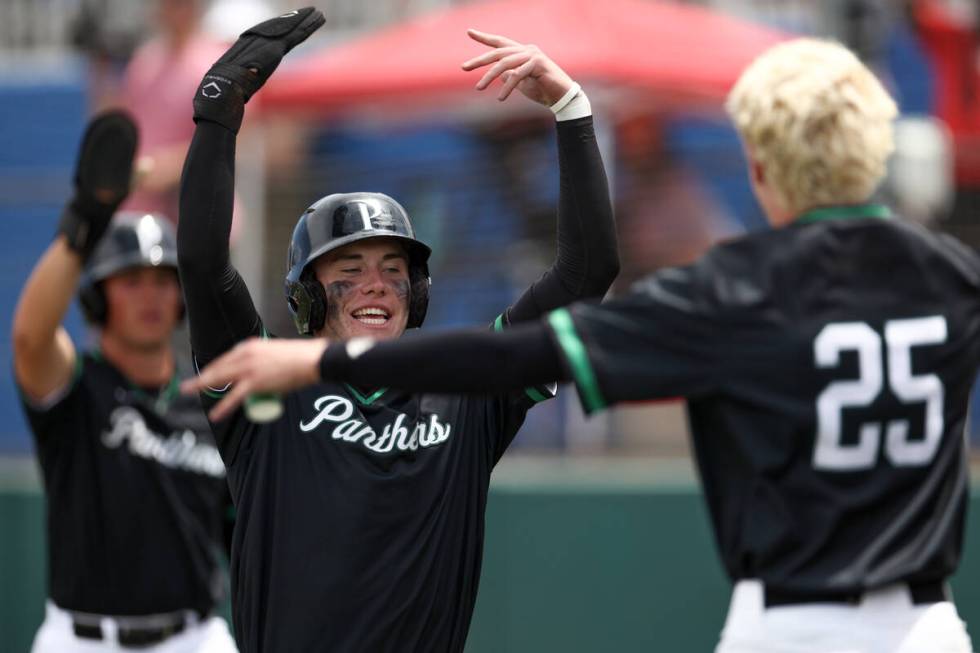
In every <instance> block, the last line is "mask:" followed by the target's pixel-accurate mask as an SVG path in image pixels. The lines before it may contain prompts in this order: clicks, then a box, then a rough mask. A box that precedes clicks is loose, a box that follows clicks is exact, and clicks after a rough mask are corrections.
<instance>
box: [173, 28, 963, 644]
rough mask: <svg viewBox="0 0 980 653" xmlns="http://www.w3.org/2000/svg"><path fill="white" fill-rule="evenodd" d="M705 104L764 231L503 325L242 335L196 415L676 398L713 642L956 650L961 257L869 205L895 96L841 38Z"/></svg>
mask: <svg viewBox="0 0 980 653" xmlns="http://www.w3.org/2000/svg"><path fill="white" fill-rule="evenodd" d="M727 108H728V111H729V114H730V115H731V117H732V120H733V122H734V123H735V126H736V128H737V130H738V131H739V133H740V134H741V137H742V139H743V142H744V145H745V150H746V154H747V156H748V161H749V173H750V178H751V182H752V186H753V188H754V190H755V194H756V197H757V198H758V200H759V202H760V204H761V205H762V207H763V209H764V210H765V213H766V214H767V216H768V218H769V221H770V222H771V224H772V226H773V227H775V228H774V229H773V230H771V231H768V232H765V233H757V234H752V235H749V236H746V237H744V238H741V239H738V240H734V241H732V242H729V243H727V244H722V245H719V246H717V247H715V248H713V249H711V250H710V251H709V252H708V253H707V254H706V255H705V256H704V257H702V258H701V259H700V260H699V261H697V262H696V263H694V264H692V265H690V266H687V267H680V268H670V269H665V270H662V271H660V272H658V273H656V274H654V275H653V276H651V277H649V278H647V279H645V280H643V281H641V282H639V283H638V284H636V285H635V287H634V288H633V290H632V293H631V294H629V295H627V296H625V297H622V298H619V299H616V300H614V301H612V302H609V303H608V304H605V305H602V306H595V305H592V306H590V305H580V304H576V305H575V306H573V307H571V308H570V309H559V310H556V311H553V312H551V313H550V314H549V315H548V317H547V319H546V320H544V321H542V322H540V323H538V324H531V325H526V326H525V325H521V326H515V328H513V329H512V330H510V331H509V332H507V333H504V334H484V333H476V332H459V333H442V334H437V335H429V336H419V337H417V338H413V339H411V341H405V342H375V341H373V340H369V339H365V338H356V339H353V340H350V341H349V342H346V343H335V344H330V345H329V346H328V347H327V348H326V350H325V351H324V350H323V343H322V342H297V341H292V342H278V343H266V342H262V341H258V340H253V341H250V342H248V343H243V344H242V345H241V346H239V347H237V348H236V349H235V350H233V351H232V352H230V353H229V354H228V355H227V356H225V357H223V358H222V359H221V360H218V361H215V362H214V363H212V365H211V366H210V367H209V368H208V369H207V370H205V372H204V374H203V375H202V376H201V377H200V378H199V379H197V380H196V381H194V382H191V383H189V384H188V390H191V389H193V387H194V386H195V385H196V384H201V383H204V384H212V385H217V384H224V383H234V385H233V386H232V387H233V388H234V390H233V392H234V396H232V395H231V394H229V397H228V402H227V403H225V404H223V405H221V404H219V405H218V406H216V407H215V408H214V409H213V413H214V414H216V415H218V416H220V415H223V414H227V412H228V411H229V410H230V409H232V408H233V405H234V404H235V402H237V401H240V397H242V396H247V395H248V394H249V393H253V392H260V391H286V390H288V389H290V388H292V387H297V386H300V385H303V384H305V383H308V381H307V379H309V378H313V379H316V381H317V382H319V383H340V382H345V383H352V384H357V385H364V386H376V385H383V386H386V387H398V388H404V389H407V390H410V391H415V392H441V391H447V390H448V389H450V388H452V389H453V390H455V391H467V392H502V391H505V390H506V389H507V388H513V387H517V386H520V385H531V384H534V383H538V382H541V381H544V380H546V379H551V378H558V379H561V380H571V381H574V382H575V385H576V387H577V389H578V392H579V395H580V397H581V400H582V403H583V405H584V406H585V408H586V409H587V410H588V411H596V410H600V409H602V408H603V407H605V406H607V405H609V404H612V403H616V402H622V401H632V400H644V399H654V398H662V397H670V396H676V395H683V396H685V397H687V399H688V404H687V405H688V411H689V416H690V424H691V431H692V435H693V439H694V449H695V453H696V456H697V462H698V466H699V468H700V476H701V478H702V479H703V483H704V491H705V496H706V499H707V502H708V507H709V509H710V513H711V518H712V522H713V525H714V532H715V537H716V540H717V545H718V549H719V553H720V554H721V557H722V561H723V563H724V566H725V569H726V570H727V572H728V574H729V575H730V576H731V578H732V580H733V581H734V584H735V586H734V592H733V595H732V601H731V607H730V610H729V614H728V620H727V622H726V624H725V628H724V631H723V633H722V637H721V642H720V644H719V646H718V649H717V650H718V652H719V653H745V652H749V651H754V652H762V653H767V652H774V653H775V652H777V651H779V652H786V651H793V652H797V653H832V652H835V653H839V652H843V651H847V652H853V653H886V652H888V653H927V652H928V653H937V652H946V653H964V652H968V651H970V650H972V649H971V644H970V640H969V637H968V636H967V634H966V631H965V629H964V626H963V623H962V622H961V621H960V619H959V617H958V615H957V612H956V608H955V606H954V604H953V602H952V598H951V596H950V593H949V587H948V586H947V582H946V580H947V578H948V577H949V576H950V575H951V574H952V573H953V572H954V571H955V569H956V567H957V564H958V562H959V559H960V553H961V546H962V539H963V529H964V517H965V514H964V513H965V509H966V505H967V481H968V479H967V465H966V463H967V458H966V450H965V441H964V422H965V420H966V414H967V402H968V397H969V393H970V388H971V386H972V384H973V380H974V378H975V377H976V374H977V367H978V362H980V258H978V257H977V255H976V254H975V253H974V252H973V251H972V250H969V249H967V248H966V247H964V246H963V245H962V244H960V243H959V242H957V241H955V240H954V239H952V238H950V237H947V236H942V235H937V234H934V233H931V232H929V231H927V230H925V229H924V228H922V227H919V226H916V225H912V224H908V223H904V222H902V221H900V220H897V219H894V218H892V217H891V215H890V213H889V211H888V209H887V208H885V207H884V206H880V205H877V204H874V203H870V202H869V198H870V197H871V195H872V192H873V191H874V189H875V187H876V186H877V185H878V183H879V182H880V181H881V178H882V176H883V175H884V171H885V162H886V159H887V158H888V155H889V153H890V152H891V150H892V135H891V123H892V119H893V118H894V116H895V114H896V108H895V104H894V103H893V101H892V99H891V98H890V97H889V96H888V94H887V92H886V91H885V90H884V89H883V88H882V86H881V85H880V83H879V82H878V80H877V79H876V78H875V77H874V76H873V75H872V74H871V73H870V72H869V71H868V70H867V69H866V68H865V67H864V66H863V65H862V64H861V63H860V61H858V59H857V58H856V57H855V56H854V55H853V54H852V53H851V52H849V51H848V50H847V49H845V48H844V47H842V46H840V45H837V44H834V43H830V42H824V41H818V40H810V39H802V40H796V41H791V42H787V43H784V44H781V45H778V46H776V47H774V48H773V49H771V50H770V51H768V52H766V53H764V54H763V55H762V56H761V57H760V58H759V59H758V60H757V61H755V62H754V63H753V64H752V65H751V66H749V68H748V69H747V70H746V71H745V72H744V73H743V74H742V76H741V77H740V79H739V81H738V83H737V84H736V85H735V87H734V89H733V90H732V92H731V94H730V96H729V99H728V103H727ZM256 361H261V365H257V364H256Z"/></svg>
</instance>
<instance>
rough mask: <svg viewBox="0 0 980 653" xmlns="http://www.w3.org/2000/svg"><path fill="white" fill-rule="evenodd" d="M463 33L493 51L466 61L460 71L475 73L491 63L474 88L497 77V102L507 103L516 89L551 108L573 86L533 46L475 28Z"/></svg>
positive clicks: (481, 86) (556, 67)
mask: <svg viewBox="0 0 980 653" xmlns="http://www.w3.org/2000/svg"><path fill="white" fill-rule="evenodd" d="M466 33H467V34H468V35H469V37H470V38H471V39H473V40H474V41H477V42H479V43H483V44H484V45H489V46H490V47H491V48H493V49H492V50H490V51H488V52H484V53H483V54H481V55H480V56H478V57H473V58H472V59H470V60H469V61H467V62H465V63H464V64H463V70H476V69H477V68H482V67H484V66H487V65H490V64H493V65H491V66H490V68H488V69H487V71H486V72H485V73H484V75H483V77H481V78H480V81H479V82H477V83H476V88H477V90H480V91H482V90H484V89H485V88H487V87H488V86H490V83H491V82H492V81H493V80H495V79H497V78H498V77H499V78H500V80H501V82H502V85H501V87H500V93H499V94H498V95H497V99H498V100H501V101H503V100H506V99H507V97H508V96H509V95H510V94H511V91H513V90H514V89H515V88H516V89H517V90H519V91H520V92H521V93H523V94H524V95H525V96H527V97H528V98H530V99H531V100H534V101H535V102H537V103H538V104H543V105H544V106H546V107H550V106H551V105H553V104H554V103H555V102H557V101H558V100H560V99H562V97H563V96H564V95H565V93H567V92H568V90H569V89H570V88H572V85H573V84H574V82H573V81H572V78H571V77H569V76H568V74H567V73H566V72H565V71H564V70H562V69H561V68H559V67H558V64H556V63H555V62H554V61H552V60H551V59H549V58H548V55H546V54H545V53H544V52H542V51H541V50H539V49H538V46H536V45H528V44H523V43H518V42H517V41H514V40H513V39H509V38H507V37H506V36H498V35H496V34H487V33H486V32H481V31H479V30H475V29H471V30H467V32H466Z"/></svg>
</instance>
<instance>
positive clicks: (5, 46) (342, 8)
mask: <svg viewBox="0 0 980 653" xmlns="http://www.w3.org/2000/svg"><path fill="white" fill-rule="evenodd" d="M154 1H155V0H154ZM154 1H150V0H146V1H144V0H0V57H3V56H10V55H25V54H65V53H68V52H71V51H72V50H73V49H75V46H73V44H72V40H73V36H74V35H76V34H77V33H78V32H79V31H81V35H82V36H83V37H87V38H88V39H90V40H91V39H92V38H93V37H95V36H100V37H102V38H104V39H107V40H108V42H109V45H115V46H117V47H121V48H125V45H126V44H127V43H135V42H136V41H138V40H139V38H140V37H141V36H142V35H143V34H145V33H146V32H147V30H148V28H149V23H150V22H151V20H152V11H153V6H154ZM220 1H221V2H226V3H234V2H235V0H220ZM467 1H469V0H321V1H319V2H317V3H316V5H317V6H318V7H319V8H320V9H322V10H323V12H324V14H325V15H326V17H327V24H326V26H325V30H324V31H325V32H327V33H329V32H333V33H334V34H335V35H346V34H351V33H356V32H359V31H363V30H366V29H370V28H374V27H379V26H382V25H387V24H390V23H393V22H396V21H398V20H402V19H404V18H408V17H411V16H416V15H418V14H421V13H424V12H426V11H430V10H433V9H439V8H443V7H448V6H450V5H453V4H463V3H465V2H467ZM202 3H204V4H205V5H208V4H215V3H214V2H212V3H207V2H205V0H202ZM248 4H252V3H248ZM262 4H265V5H267V6H268V7H269V10H270V12H271V13H275V12H277V11H280V10H284V9H288V8H290V7H292V6H293V5H296V4H305V0H304V1H303V2H301V1H300V0H291V1H290V0H264V2H263V3H262ZM85 15H88V16H90V17H91V22H90V23H88V24H85V23H84V22H82V23H81V27H80V22H79V21H80V20H81V19H82V17H83V16H85Z"/></svg>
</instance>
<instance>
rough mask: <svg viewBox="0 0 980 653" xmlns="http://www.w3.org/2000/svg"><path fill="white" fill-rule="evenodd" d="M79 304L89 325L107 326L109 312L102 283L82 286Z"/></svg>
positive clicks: (79, 293)
mask: <svg viewBox="0 0 980 653" xmlns="http://www.w3.org/2000/svg"><path fill="white" fill-rule="evenodd" d="M78 303H79V304H81V306H82V315H84V316H85V320H86V321H87V322H88V323H89V324H97V325H100V326H101V325H104V324H105V320H106V315H107V314H108V312H109V311H108V307H107V306H106V301H105V293H104V292H103V290H102V284H101V283H100V282H96V283H94V284H86V285H84V286H82V287H81V288H80V289H79V291H78Z"/></svg>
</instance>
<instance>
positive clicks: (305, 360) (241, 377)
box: [180, 338, 327, 421]
mask: <svg viewBox="0 0 980 653" xmlns="http://www.w3.org/2000/svg"><path fill="white" fill-rule="evenodd" d="M326 346H327V341H326V340H324V339H322V338H311V339H293V340H285V339H283V340H279V339H276V340H265V339H262V338H250V339H248V340H245V341H243V342H240V343H238V344H237V345H236V346H235V347H234V348H232V349H230V350H229V351H228V352H226V353H225V354H223V355H222V356H219V357H218V358H216V359H215V360H213V361H211V362H210V363H209V364H208V365H207V367H205V368H204V369H203V370H201V373H200V374H199V375H198V376H197V377H195V378H192V379H188V380H187V381H184V382H183V383H181V385H180V390H181V392H183V393H184V394H194V393H197V392H203V391H204V390H207V389H209V388H223V387H225V386H227V385H229V384H230V385H231V387H230V388H229V389H228V391H227V393H226V394H225V396H224V397H223V398H222V399H221V401H219V402H218V403H217V404H216V405H215V406H214V408H212V409H211V412H210V413H208V416H209V417H210V418H211V419H212V420H214V421H219V420H221V419H224V418H225V417H227V416H228V415H230V414H231V413H232V412H233V411H234V410H235V409H236V408H238V406H240V405H241V403H242V402H243V401H245V399H246V398H247V397H248V396H249V395H251V394H260V393H284V392H289V391H290V390H295V389H296V388H302V387H304V386H307V385H312V384H314V383H316V382H317V381H318V380H319V379H320V366H319V365H320V357H321V356H322V355H323V350H324V349H326Z"/></svg>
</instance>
